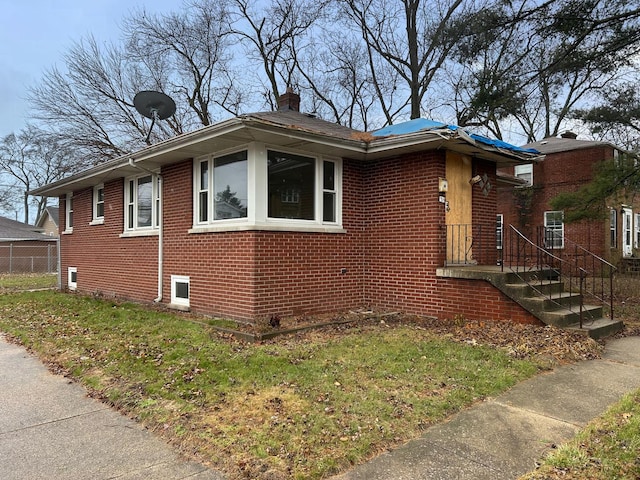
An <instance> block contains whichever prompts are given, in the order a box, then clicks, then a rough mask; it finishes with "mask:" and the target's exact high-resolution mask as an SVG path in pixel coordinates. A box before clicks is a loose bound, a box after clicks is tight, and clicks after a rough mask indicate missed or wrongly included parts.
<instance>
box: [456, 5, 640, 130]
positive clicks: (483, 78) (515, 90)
mask: <svg viewBox="0 0 640 480" xmlns="http://www.w3.org/2000/svg"><path fill="white" fill-rule="evenodd" d="M638 13H640V12H639V11H638V10H637V9H635V12H634V9H633V8H630V4H628V3H627V2H625V1H610V2H603V1H592V0H576V1H575V2H570V3H565V2H536V1H524V2H520V3H515V4H514V3H511V2H500V1H496V2H494V3H493V4H492V5H491V6H490V7H488V8H486V9H485V10H484V11H483V12H480V13H479V14H478V15H476V16H474V17H473V18H469V19H468V21H467V22H465V24H464V28H466V29H467V31H468V34H467V39H468V40H467V42H465V43H462V44H459V45H458V46H457V47H456V49H455V51H454V52H455V54H456V56H455V59H456V60H457V62H458V63H457V65H455V66H454V67H453V69H452V70H451V72H452V75H450V79H451V80H452V82H451V83H452V85H453V90H454V91H455V92H456V93H455V111H456V116H457V119H458V122H459V123H460V124H461V125H482V126H484V127H485V128H486V129H487V130H488V131H490V132H491V133H492V134H494V135H496V136H498V137H499V138H502V136H503V132H502V129H503V128H504V127H505V125H509V126H510V127H511V128H512V129H514V130H516V131H517V132H518V133H519V134H520V135H522V136H523V138H524V139H525V141H529V142H530V141H534V140H536V139H538V138H541V137H547V136H554V135H557V134H558V133H559V132H560V131H561V129H562V128H563V127H564V128H566V123H567V122H568V121H569V120H570V119H571V117H572V115H571V112H572V111H573V110H575V109H576V108H578V107H579V106H580V105H584V104H585V103H588V102H590V101H591V99H592V98H593V97H594V96H596V95H597V93H598V92H600V91H602V90H604V89H606V88H608V86H609V85H610V84H612V83H613V82H616V81H617V79H618V77H619V71H620V69H621V68H623V67H624V66H625V65H626V64H627V63H628V59H629V58H631V57H632V56H633V52H637V49H638V47H639V46H640V44H639V43H638V39H639V38H640V37H638V35H637V33H636V30H637V29H634V28H633V25H637V20H638V18H639V17H638Z"/></svg>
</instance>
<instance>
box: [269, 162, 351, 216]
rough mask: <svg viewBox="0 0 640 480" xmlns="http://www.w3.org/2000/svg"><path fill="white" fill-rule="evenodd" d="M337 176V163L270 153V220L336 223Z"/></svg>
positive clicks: (337, 207) (337, 205)
mask: <svg viewBox="0 0 640 480" xmlns="http://www.w3.org/2000/svg"><path fill="white" fill-rule="evenodd" d="M338 175H339V164H338V163H337V162H336V161H333V160H323V159H319V158H316V157H309V156H306V155H300V154H295V153H290V152H281V151H276V150H268V151H267V216H268V218H269V219H283V220H286V221H289V220H293V221H297V220H306V221H313V222H316V223H329V224H332V223H337V222H338V218H339V217H338V213H339V202H338V200H339V199H338V193H339V176H338Z"/></svg>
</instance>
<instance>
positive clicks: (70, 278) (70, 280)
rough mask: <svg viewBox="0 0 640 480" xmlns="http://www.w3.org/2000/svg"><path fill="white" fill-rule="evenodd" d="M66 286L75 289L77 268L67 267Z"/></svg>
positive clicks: (76, 286) (76, 285)
mask: <svg viewBox="0 0 640 480" xmlns="http://www.w3.org/2000/svg"><path fill="white" fill-rule="evenodd" d="M67 287H68V288H69V290H75V289H77V288H78V268H77V267H69V268H68V269H67Z"/></svg>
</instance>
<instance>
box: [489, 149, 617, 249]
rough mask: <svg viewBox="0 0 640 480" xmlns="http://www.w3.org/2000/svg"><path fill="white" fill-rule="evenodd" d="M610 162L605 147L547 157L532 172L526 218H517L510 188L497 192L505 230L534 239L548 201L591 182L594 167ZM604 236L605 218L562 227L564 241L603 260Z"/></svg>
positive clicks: (548, 204)
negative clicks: (532, 184)
mask: <svg viewBox="0 0 640 480" xmlns="http://www.w3.org/2000/svg"><path fill="white" fill-rule="evenodd" d="M611 158H613V149H612V148H611V147H605V146H597V147H593V148H585V149H580V150H573V151H568V152H558V153H551V154H548V155H547V156H546V157H545V159H544V160H543V161H542V162H540V163H538V164H536V165H534V168H533V183H534V187H533V197H532V209H531V212H530V214H529V215H524V216H523V215H522V214H521V211H520V210H519V208H518V201H517V195H516V194H514V190H513V188H511V187H503V188H500V189H499V195H498V213H502V214H504V216H505V217H504V224H505V230H506V227H507V226H508V225H509V224H513V225H514V226H515V227H516V228H518V229H519V230H520V231H521V232H522V233H524V234H525V235H527V236H528V237H529V238H531V239H535V236H536V229H537V228H538V227H542V226H544V212H545V211H550V210H552V207H551V205H550V202H551V200H552V199H553V198H554V197H556V196H557V195H558V194H559V193H561V192H573V191H576V190H577V189H579V188H580V187H581V186H582V185H585V184H586V183H588V182H589V181H591V179H592V178H593V173H594V167H595V165H596V164H597V163H599V162H601V161H603V160H605V159H611ZM513 171H514V169H513V168H510V169H505V172H506V173H510V174H513ZM608 235H609V220H608V218H607V219H605V220H602V221H581V222H577V223H571V224H565V238H567V239H568V240H571V241H573V242H575V243H577V244H579V245H581V246H583V247H584V248H586V249H587V250H589V251H591V252H593V253H595V254H596V255H598V256H601V257H603V258H608V257H609V256H610V253H611V252H610V249H609V246H608Z"/></svg>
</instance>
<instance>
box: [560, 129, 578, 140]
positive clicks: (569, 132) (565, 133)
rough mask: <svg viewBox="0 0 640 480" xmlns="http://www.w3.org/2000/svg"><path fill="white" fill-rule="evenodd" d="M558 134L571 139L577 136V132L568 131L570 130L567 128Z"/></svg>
mask: <svg viewBox="0 0 640 480" xmlns="http://www.w3.org/2000/svg"><path fill="white" fill-rule="evenodd" d="M560 136H561V137H562V138H571V139H573V140H575V139H576V138H578V134H577V133H573V132H572V131H570V130H567V131H566V132H564V133H561V134H560Z"/></svg>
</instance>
